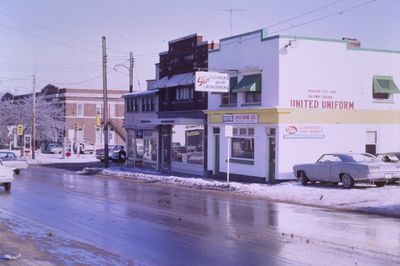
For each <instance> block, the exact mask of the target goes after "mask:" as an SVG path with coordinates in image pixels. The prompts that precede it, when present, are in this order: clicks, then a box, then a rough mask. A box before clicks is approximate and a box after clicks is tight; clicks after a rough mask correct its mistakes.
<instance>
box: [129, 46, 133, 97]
mask: <svg viewBox="0 0 400 266" xmlns="http://www.w3.org/2000/svg"><path fill="white" fill-rule="evenodd" d="M133 62H134V59H133V53H132V52H130V53H129V92H133Z"/></svg>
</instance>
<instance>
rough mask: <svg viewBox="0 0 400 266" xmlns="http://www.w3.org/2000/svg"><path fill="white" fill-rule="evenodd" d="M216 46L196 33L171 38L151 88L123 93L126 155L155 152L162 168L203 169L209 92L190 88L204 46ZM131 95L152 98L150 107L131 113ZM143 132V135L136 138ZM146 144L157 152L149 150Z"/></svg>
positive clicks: (204, 57) (204, 63)
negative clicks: (126, 133) (205, 111)
mask: <svg viewBox="0 0 400 266" xmlns="http://www.w3.org/2000/svg"><path fill="white" fill-rule="evenodd" d="M214 47H215V44H213V43H211V44H209V43H207V42H205V41H203V39H202V36H199V35H197V34H193V35H190V36H186V37H183V38H179V39H176V40H173V41H170V42H169V43H168V51H166V52H163V53H160V62H159V64H157V71H156V72H157V73H156V76H157V80H156V81H155V82H154V84H153V85H152V88H151V90H148V91H147V92H143V93H132V94H128V95H126V96H125V105H126V110H125V111H126V124H125V127H126V128H127V129H128V148H129V146H131V147H133V148H132V149H131V153H130V155H129V156H130V157H135V158H136V159H137V158H138V157H140V156H137V154H139V153H143V163H146V161H147V163H150V161H149V160H148V158H150V157H151V158H153V159H155V158H156V160H153V159H152V160H153V166H154V167H156V168H157V169H159V170H161V171H166V172H182V173H190V174H196V175H204V174H205V172H206V163H207V160H206V152H205V151H206V148H207V141H206V134H205V133H204V132H205V131H206V128H207V119H206V115H205V113H204V112H203V111H204V110H205V109H207V93H205V92H196V91H194V73H195V71H196V70H197V69H203V68H204V69H206V68H207V67H208V51H209V50H210V49H213V48H214ZM144 99H145V100H144ZM135 101H136V103H138V104H139V105H140V104H143V101H146V105H145V106H147V101H150V106H153V105H154V109H153V108H151V109H150V110H148V109H145V110H143V109H140V107H139V108H138V109H135V108H134V109H135V110H136V112H138V114H136V119H135V118H130V114H129V113H134V112H135V111H132V108H131V107H130V106H135ZM129 110H130V111H129ZM134 116H135V115H133V117H134ZM138 133H139V135H138ZM146 135H148V136H147V137H148V138H149V140H147V141H146ZM141 136H143V138H144V139H143V141H141V140H140V139H139V140H138V138H139V137H141ZM134 138H136V142H135V139H134ZM141 142H143V145H144V146H143V152H142V151H140V150H141V149H142V148H141V147H142V144H140V143H141ZM133 143H136V145H133ZM150 150H151V151H152V152H154V153H157V154H152V156H150V154H149V153H151V152H150ZM135 154H136V156H135ZM145 154H148V156H145ZM144 157H146V158H147V159H146V160H145V159H144Z"/></svg>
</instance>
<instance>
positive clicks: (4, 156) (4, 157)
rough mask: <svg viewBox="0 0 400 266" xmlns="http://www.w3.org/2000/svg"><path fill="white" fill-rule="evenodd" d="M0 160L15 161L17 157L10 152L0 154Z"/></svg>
mask: <svg viewBox="0 0 400 266" xmlns="http://www.w3.org/2000/svg"><path fill="white" fill-rule="evenodd" d="M0 158H2V159H3V160H5V159H8V160H10V159H16V158H17V156H16V155H15V154H14V153H11V152H0Z"/></svg>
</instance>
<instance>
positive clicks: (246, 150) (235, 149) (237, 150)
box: [232, 138, 254, 159]
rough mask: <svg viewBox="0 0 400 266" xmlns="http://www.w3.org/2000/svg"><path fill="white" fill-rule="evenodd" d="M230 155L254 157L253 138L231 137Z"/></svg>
mask: <svg viewBox="0 0 400 266" xmlns="http://www.w3.org/2000/svg"><path fill="white" fill-rule="evenodd" d="M232 157H234V158H243V159H254V138H232Z"/></svg>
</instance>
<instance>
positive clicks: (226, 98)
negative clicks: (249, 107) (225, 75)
mask: <svg viewBox="0 0 400 266" xmlns="http://www.w3.org/2000/svg"><path fill="white" fill-rule="evenodd" d="M237 81H238V78H237V77H230V78H229V92H227V93H223V94H222V95H221V104H222V105H228V104H237V93H236V92H232V89H233V88H235V86H236V85H237Z"/></svg>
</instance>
